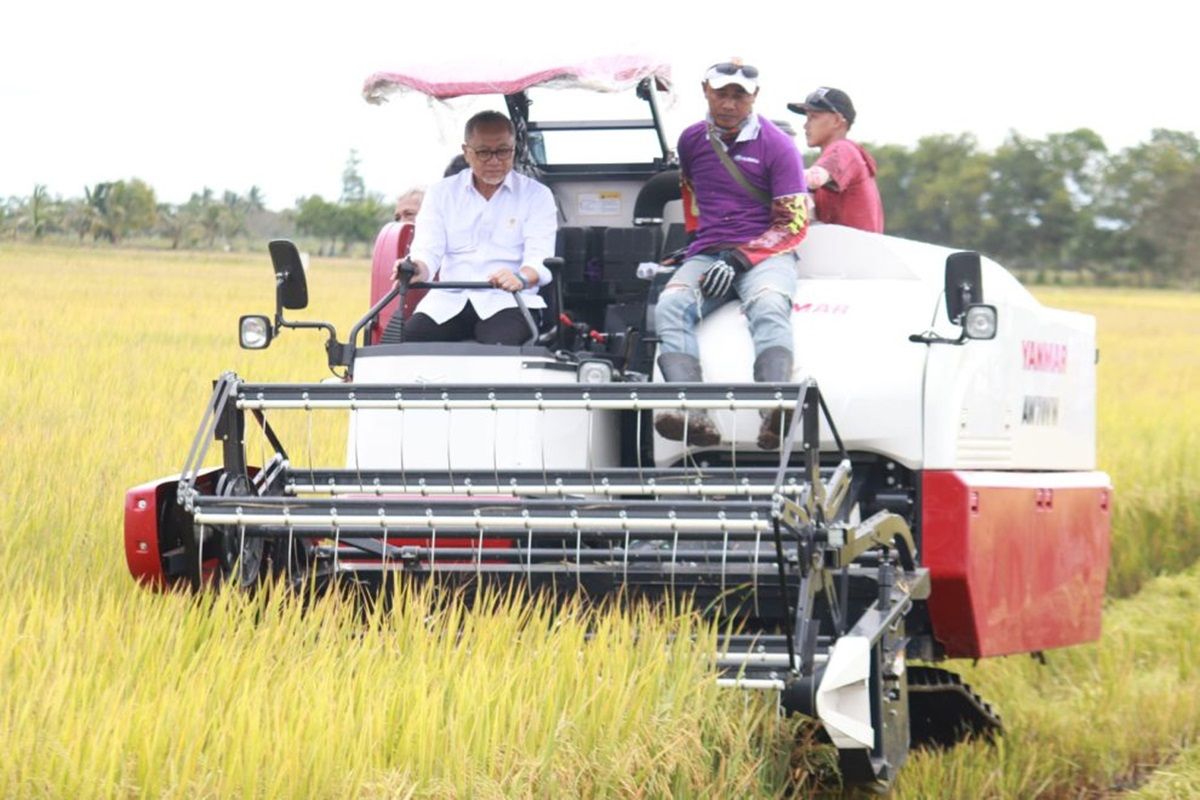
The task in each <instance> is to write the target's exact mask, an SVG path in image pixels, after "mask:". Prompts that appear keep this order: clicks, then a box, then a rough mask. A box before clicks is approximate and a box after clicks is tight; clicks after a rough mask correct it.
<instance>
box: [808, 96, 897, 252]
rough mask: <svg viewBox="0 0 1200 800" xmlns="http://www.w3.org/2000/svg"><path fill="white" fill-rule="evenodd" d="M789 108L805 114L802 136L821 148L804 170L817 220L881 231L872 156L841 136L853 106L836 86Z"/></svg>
mask: <svg viewBox="0 0 1200 800" xmlns="http://www.w3.org/2000/svg"><path fill="white" fill-rule="evenodd" d="M788 108H789V109H790V110H792V111H795V112H796V113H797V114H804V115H805V116H806V117H807V118H808V119H806V120H805V121H804V138H805V139H806V140H807V141H808V146H809V147H817V148H820V150H821V156H820V157H819V158H818V159H817V163H815V164H813V165H812V166H811V167H809V168H808V169H807V170H805V171H804V177H805V179H806V180H807V182H808V188H809V191H811V192H812V194H813V202H814V203H815V204H816V207H817V219H818V220H819V221H821V222H828V223H832V224H834V225H846V226H849V227H851V228H860V229H862V230H864V231H871V232H873V233H883V202H882V201H881V200H880V199H879V187H877V186H876V185H875V159H873V158H871V154H870V153H868V152H867V151H866V150H864V149H863V147H862V145H860V144H858V143H857V142H852V141H850V140H849V139H847V138H846V136H847V135H848V134H849V132H850V126H851V125H853V124H854V116H855V114H854V104H853V103H851V102H850V96H849V95H848V94H846V93H845V92H843V91H842V90H841V89H831V88H829V87H827V86H822V87H821V88H819V89H817V90H816V91H815V92H813V93H812V94H810V95H809V96H808V97H806V98H805V99H804V102H802V103H788Z"/></svg>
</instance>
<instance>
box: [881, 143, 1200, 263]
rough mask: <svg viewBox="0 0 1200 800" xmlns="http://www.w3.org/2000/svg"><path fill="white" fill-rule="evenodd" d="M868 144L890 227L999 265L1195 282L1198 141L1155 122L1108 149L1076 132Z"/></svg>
mask: <svg viewBox="0 0 1200 800" xmlns="http://www.w3.org/2000/svg"><path fill="white" fill-rule="evenodd" d="M868 149H870V150H871V152H872V153H873V154H874V156H875V158H876V160H877V161H878V163H879V170H878V175H877V180H878V182H879V189H880V193H881V194H882V195H883V200H884V209H885V214H886V218H887V219H886V229H887V232H888V233H892V234H895V235H898V236H904V237H907V238H912V239H919V240H922V241H929V242H938V243H945V244H950V245H953V246H956V247H970V248H972V249H976V250H979V251H981V252H983V253H985V254H987V255H989V256H991V257H993V258H995V259H996V260H997V261H999V262H1000V263H1002V264H1004V265H1005V266H1007V267H1010V268H1014V269H1018V270H1024V271H1035V272H1042V273H1043V274H1051V273H1058V274H1061V273H1076V274H1083V275H1085V276H1087V277H1089V278H1090V279H1092V280H1094V281H1096V282H1100V283H1112V282H1120V283H1137V284H1146V285H1185V286H1191V287H1197V286H1200V140H1197V137H1196V135H1195V134H1193V133H1188V132H1182V131H1172V130H1162V129H1159V130H1154V131H1153V132H1152V133H1151V135H1150V140H1149V141H1147V142H1142V143H1140V144H1137V145H1134V146H1132V147H1128V148H1125V149H1123V150H1120V151H1117V152H1110V151H1109V150H1108V149H1107V147H1105V144H1104V141H1103V140H1102V139H1101V138H1100V136H1098V135H1097V134H1096V133H1095V132H1093V131H1091V130H1088V129H1080V130H1075V131H1071V132H1069V133H1055V134H1050V135H1048V136H1047V137H1046V138H1044V139H1034V138H1029V137H1025V136H1021V135H1019V134H1017V133H1012V134H1010V135H1009V137H1008V138H1007V139H1006V140H1005V141H1004V143H1003V144H1001V145H1000V146H999V147H997V148H996V149H995V150H994V151H991V152H987V151H984V150H981V149H980V147H979V145H978V143H977V142H976V140H975V139H974V137H972V136H970V135H958V136H953V135H940V136H929V137H925V138H923V139H921V140H920V141H919V142H918V143H917V144H916V146H915V147H912V148H908V147H903V146H898V145H882V146H875V147H872V146H870V145H868Z"/></svg>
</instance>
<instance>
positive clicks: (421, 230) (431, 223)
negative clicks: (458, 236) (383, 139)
mask: <svg viewBox="0 0 1200 800" xmlns="http://www.w3.org/2000/svg"><path fill="white" fill-rule="evenodd" d="M443 189H444V187H443V186H442V185H441V184H435V185H433V186H431V187H430V188H429V193H428V194H427V195H426V196H425V200H424V201H423V202H422V203H421V210H420V211H418V212H417V219H416V221H415V222H414V223H413V227H414V229H415V230H414V231H413V240H412V244H411V245H410V246H409V248H408V257H409V259H411V260H412V262H413V263H414V264H416V265H417V266H418V270H419V271H418V273H417V274H416V275H414V276H413V280H414V281H428V280H429V279H430V278H432V277H433V276H434V274H435V273H437V271H438V270H439V269H441V266H442V258H443V257H444V256H445V255H446V216H445V215H446V209H445V208H443V202H444V201H443V199H442V197H443V191H442V190H443ZM422 272H423V273H424V274H422ZM393 277H397V276H393Z"/></svg>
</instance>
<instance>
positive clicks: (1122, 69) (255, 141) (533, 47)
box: [0, 0, 1200, 209]
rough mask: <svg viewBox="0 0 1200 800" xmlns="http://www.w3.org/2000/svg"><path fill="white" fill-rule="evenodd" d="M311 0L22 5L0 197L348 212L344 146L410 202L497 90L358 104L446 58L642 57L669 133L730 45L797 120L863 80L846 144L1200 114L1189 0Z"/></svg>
mask: <svg viewBox="0 0 1200 800" xmlns="http://www.w3.org/2000/svg"><path fill="white" fill-rule="evenodd" d="M308 5H309V4H305V5H301V4H297V3H282V2H274V0H262V1H260V2H255V1H254V0H236V1H235V0H207V2H205V3H202V4H201V3H192V4H182V3H173V2H170V0H158V2H142V1H141V0H112V1H111V2H108V3H98V2H94V1H93V2H87V3H84V2H76V0H68V1H67V2H61V1H60V0H39V1H38V2H28V0H26V1H25V2H14V3H8V4H6V5H5V7H4V9H3V10H0V198H3V197H7V196H10V195H22V196H25V195H29V194H30V193H31V192H32V190H33V187H34V185H35V184H44V185H46V186H47V187H48V189H49V191H50V193H51V194H52V195H60V196H63V197H75V196H81V195H82V194H83V187H84V186H85V185H92V184H95V183H98V182H101V181H109V180H118V179H128V178H133V177H137V178H141V179H142V180H144V181H146V182H147V183H149V184H150V185H151V186H153V187H154V189H155V190H156V192H157V195H158V198H159V200H160V201H166V202H174V203H178V202H183V201H186V200H187V198H188V197H189V196H190V195H191V194H192V193H193V192H196V191H199V190H200V189H201V188H202V187H205V186H207V187H210V188H212V189H214V190H215V191H216V192H217V193H218V194H219V193H220V192H222V191H223V190H225V189H231V190H234V191H237V192H241V193H244V192H246V191H247V190H249V188H250V187H251V186H257V187H259V189H260V190H261V191H262V192H263V194H264V195H265V197H266V202H267V206H268V207H270V208H274V209H280V208H287V207H291V206H292V205H293V204H294V203H295V201H296V199H297V198H299V197H301V196H305V195H311V194H320V195H322V196H324V197H326V198H327V199H336V198H337V196H338V195H339V193H340V190H341V175H342V170H343V167H344V166H345V164H346V161H347V158H348V155H349V153H350V151H351V149H354V150H356V151H357V153H358V157H359V159H360V165H359V171H360V173H361V174H362V176H363V178H364V179H365V182H366V186H367V189H368V190H369V191H372V192H378V193H380V194H383V195H387V196H395V195H397V194H399V193H401V192H402V191H403V190H404V189H406V188H407V187H409V186H410V185H415V184H427V183H430V182H432V181H434V180H436V179H437V178H439V177H440V176H441V172H442V169H443V167H444V166H445V164H446V162H447V161H448V160H449V159H450V157H451V156H452V155H453V154H454V153H456V152H458V146H459V142H460V141H461V136H460V131H461V127H460V122H461V120H462V119H465V116H466V115H467V114H468V113H469V112H470V111H473V110H479V109H481V108H485V107H497V108H503V106H502V101H501V100H500V98H499V97H496V98H495V101H496V102H495V103H488V102H485V101H483V100H477V101H475V104H473V105H469V107H468V108H467V109H465V110H463V109H445V108H443V109H439V110H434V109H431V107H430V105H429V104H428V102H427V101H426V100H425V99H424V98H419V97H405V98H400V99H399V100H397V101H393V102H390V103H388V104H386V105H384V106H375V105H370V104H368V103H366V102H365V101H364V100H363V99H362V95H361V88H362V83H363V81H364V79H365V78H366V77H367V76H368V75H370V74H371V73H373V72H376V71H394V70H397V69H399V68H401V67H403V66H405V65H410V64H430V63H438V62H445V61H454V62H460V63H461V62H471V63H478V64H479V66H480V68H481V70H486V68H487V66H488V65H489V64H493V65H494V64H495V63H497V62H502V61H504V60H506V59H513V58H518V59H520V60H522V61H527V60H530V59H535V60H540V59H546V60H547V61H549V62H554V61H562V62H564V63H567V62H571V61H575V60H579V59H582V58H587V57H593V56H600V55H612V54H624V53H645V54H648V55H650V56H653V57H655V58H658V59H662V60H665V61H667V62H668V63H669V64H670V65H671V67H672V72H673V76H674V81H675V85H676V98H675V102H674V105H673V106H671V108H670V109H669V110H668V111H667V115H666V116H667V127H668V132H669V134H670V135H672V136H674V135H676V134H677V133H678V131H680V130H682V128H683V127H684V126H686V125H687V124H689V123H691V122H693V121H695V120H697V119H700V118H701V117H702V116H703V114H704V105H703V99H702V96H701V93H700V80H701V76H702V74H703V72H704V69H705V67H707V66H708V65H709V64H711V63H713V62H716V61H723V60H726V59H728V58H729V57H731V56H740V57H741V58H743V59H744V60H745V62H746V63H749V64H754V65H755V66H758V67H759V69H760V70H761V72H762V77H761V89H760V93H759V97H758V100H757V107H756V110H758V111H759V112H761V113H764V114H766V115H767V116H770V117H772V118H779V119H790V120H792V121H793V122H794V123H795V125H796V127H797V128H799V127H800V125H801V124H802V122H803V120H802V118H801V117H798V116H795V115H793V114H791V113H790V112H788V111H787V110H786V104H787V102H788V101H792V100H799V99H802V98H803V96H804V95H805V94H806V93H808V92H809V91H811V90H812V89H813V88H815V87H817V86H820V85H828V86H836V87H838V88H841V89H843V90H845V91H847V92H848V93H849V94H850V96H851V97H852V99H853V101H854V103H855V106H856V107H857V110H858V121H857V122H856V124H855V126H854V129H853V131H852V135H853V137H854V138H857V139H859V140H862V141H867V142H875V143H880V144H882V143H895V144H903V145H907V146H912V145H914V144H915V143H916V142H917V140H918V139H919V138H920V137H922V136H926V135H931V134H939V133H954V134H958V133H970V134H972V135H974V136H975V137H976V138H977V139H978V141H979V144H980V146H981V147H983V148H985V149H991V148H994V147H996V146H997V145H999V144H1001V143H1002V142H1003V141H1004V139H1005V138H1006V137H1007V136H1008V135H1010V134H1011V133H1012V132H1013V131H1015V132H1017V133H1019V134H1021V135H1024V136H1029V137H1041V136H1044V135H1046V134H1047V133H1057V132H1065V131H1070V130H1074V129H1076V128H1081V127H1086V128H1091V129H1093V130H1095V131H1096V132H1097V133H1099V134H1100V136H1101V137H1102V138H1103V139H1104V141H1105V143H1106V144H1107V145H1108V147H1109V148H1110V149H1111V150H1119V149H1122V148H1124V147H1128V146H1131V145H1134V144H1137V143H1139V142H1142V141H1146V140H1147V139H1148V138H1149V136H1150V132H1151V130H1152V129H1154V128H1171V129H1176V130H1187V131H1193V132H1195V131H1200V103H1198V102H1196V100H1195V96H1194V93H1193V92H1192V91H1190V87H1188V86H1187V85H1186V84H1185V81H1187V82H1188V83H1190V79H1187V77H1186V76H1188V75H1194V74H1195V73H1196V71H1197V70H1196V67H1195V65H1194V63H1191V62H1192V54H1193V53H1194V43H1193V42H1192V41H1191V39H1192V36H1193V34H1192V26H1191V24H1190V23H1189V22H1188V21H1187V20H1185V19H1182V18H1181V16H1180V15H1181V12H1180V11H1179V9H1181V8H1186V7H1187V4H1185V3H1170V4H1168V3H1167V2H1164V1H1163V0H1142V2H1139V3H1136V4H1131V3H1105V2H1091V3H1084V2H1075V1H1074V0H1041V1H1040V2H1029V1H1028V0H1008V1H1007V2H1003V3H1001V2H980V1H979V0H976V1H975V2H972V1H971V0H957V1H956V2H942V0H910V1H909V2H906V3H896V2H890V3H888V2H876V0H857V2H854V3H853V4H848V3H840V4H839V3H824V4H811V5H806V4H802V3H799V2H758V3H748V2H739V3H725V4H721V3H707V4H703V5H702V4H700V3H698V2H695V1H694V0H693V2H689V3H681V2H673V1H672V2H656V1H655V0H640V2H630V1H629V0H603V1H602V2H596V3H587V2H571V1H570V0H559V2H549V1H548V0H521V2H497V0H488V1H487V2H478V0H449V1H448V2H423V3H422V2H395V1H394V0H393V2H388V3H380V2H365V1H364V0H342V1H341V2H337V3H320V4H311V5H312V7H311V8H310V7H307V6H308ZM564 94H565V93H564ZM593 97H594V96H593ZM547 102H549V101H547ZM555 102H557V98H555ZM572 102H575V103H581V104H580V105H577V106H575V108H579V109H581V110H582V113H581V114H579V116H580V117H586V116H587V115H588V109H589V108H594V107H595V106H594V105H593V104H590V103H589V100H588V96H582V100H580V99H579V98H576V99H575V100H574V101H572V100H571V98H564V99H563V100H562V103H563V104H564V106H563V108H571V107H572V106H571V103H572ZM480 103H482V105H481V104H480ZM537 110H538V109H537V108H536V107H535V117H536V111H537ZM566 116H571V115H570V114H567V115H566Z"/></svg>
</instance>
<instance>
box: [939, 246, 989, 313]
mask: <svg viewBox="0 0 1200 800" xmlns="http://www.w3.org/2000/svg"><path fill="white" fill-rule="evenodd" d="M982 302H983V271H982V269H981V268H980V265H979V253H976V252H973V251H970V250H965V251H963V252H961V253H951V254H950V256H949V257H948V258H947V259H946V316H948V317H949V318H950V321H951V322H953V323H954V324H955V325H961V324H962V321H963V320H962V317H963V314H965V313H966V311H967V307H968V306H973V305H978V304H980V303H982Z"/></svg>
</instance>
